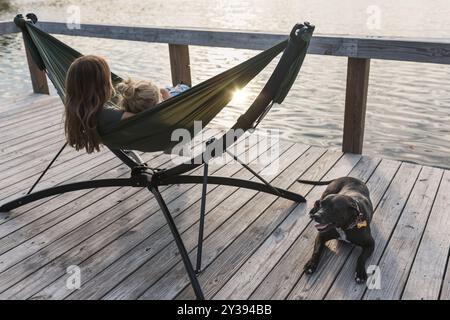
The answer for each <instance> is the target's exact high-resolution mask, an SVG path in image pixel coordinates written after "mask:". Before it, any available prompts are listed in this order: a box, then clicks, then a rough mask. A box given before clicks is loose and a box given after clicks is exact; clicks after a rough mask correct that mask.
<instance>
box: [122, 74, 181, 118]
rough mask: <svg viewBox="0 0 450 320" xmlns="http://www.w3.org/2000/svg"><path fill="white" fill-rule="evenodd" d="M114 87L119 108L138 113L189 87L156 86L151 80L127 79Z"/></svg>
mask: <svg viewBox="0 0 450 320" xmlns="http://www.w3.org/2000/svg"><path fill="white" fill-rule="evenodd" d="M116 89H117V92H118V93H119V94H120V95H121V98H120V101H119V105H120V106H121V108H122V109H123V110H124V111H126V112H131V113H138V112H141V111H143V110H146V109H148V108H151V107H153V106H155V105H157V104H158V103H160V102H162V101H164V100H167V99H169V98H170V97H173V96H175V95H177V94H179V93H181V92H183V91H185V90H187V89H189V87H188V86H186V85H184V84H179V85H177V86H175V87H166V88H158V86H156V85H155V84H154V83H153V82H152V81H148V80H140V81H134V80H131V79H128V80H125V81H122V82H120V83H119V84H118V85H117V87H116Z"/></svg>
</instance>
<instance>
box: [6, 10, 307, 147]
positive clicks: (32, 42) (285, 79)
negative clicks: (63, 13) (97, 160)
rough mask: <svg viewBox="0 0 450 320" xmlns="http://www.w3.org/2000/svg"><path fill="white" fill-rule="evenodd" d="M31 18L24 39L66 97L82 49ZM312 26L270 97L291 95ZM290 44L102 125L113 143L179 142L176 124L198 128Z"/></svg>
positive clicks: (22, 22) (24, 26) (21, 24)
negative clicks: (175, 135) (174, 136)
mask: <svg viewBox="0 0 450 320" xmlns="http://www.w3.org/2000/svg"><path fill="white" fill-rule="evenodd" d="M30 20H32V19H31V18H30ZM30 20H25V19H24V18H23V17H22V16H21V15H19V16H17V17H16V18H15V22H16V24H17V25H18V26H19V27H20V28H21V29H22V31H23V34H24V40H25V42H26V45H27V47H28V48H29V50H30V52H31V56H32V57H33V60H34V61H35V62H36V64H37V65H38V67H39V68H40V69H41V70H45V71H46V72H47V75H48V77H49V78H50V80H51V82H52V83H53V85H54V86H55V88H56V90H57V92H58V94H59V96H60V97H61V98H62V99H64V96H65V87H64V85H65V77H66V73H67V70H68V69H69V66H70V65H71V63H72V62H73V61H74V60H75V59H76V58H78V57H80V56H82V54H81V53H79V52H78V51H76V50H74V49H73V48H71V47H69V46H67V45H66V44H64V43H63V42H61V41H59V40H58V39H56V38H55V37H53V36H51V35H49V34H48V33H46V32H44V31H42V30H40V29H39V28H37V27H36V26H35V25H34V23H33V22H36V20H34V21H30ZM310 29H311V30H309V32H304V33H303V34H302V35H301V38H300V40H301V43H300V46H299V48H298V50H297V56H296V57H295V59H294V61H293V63H291V65H290V66H289V68H288V69H287V70H285V71H284V74H283V75H282V77H281V79H278V80H277V82H278V83H277V86H278V87H277V88H276V91H275V92H274V93H272V95H273V97H270V100H271V101H267V102H276V103H281V102H282V101H283V100H284V98H285V97H286V95H287V93H288V91H289V89H290V87H291V86H292V83H293V82H294V80H295V78H296V76H297V74H298V71H299V69H300V66H301V64H302V62H303V59H304V57H305V54H306V49H307V47H308V44H309V40H310V38H311V35H312V30H313V28H310ZM287 45H288V40H286V41H283V42H281V43H279V44H277V45H275V46H274V47H272V48H270V49H267V50H265V51H263V52H261V53H259V54H257V55H256V56H254V57H253V58H251V59H249V60H247V61H245V62H243V63H241V64H239V65H237V66H235V67H233V68H231V69H230V70H227V71H225V72H222V73H221V74H219V75H217V76H215V77H213V78H211V79H209V80H206V81H204V82H202V83H200V84H198V85H196V86H194V87H192V88H191V89H189V90H187V91H185V92H183V93H181V94H179V95H177V96H175V97H173V98H171V99H168V100H166V101H164V102H162V103H160V104H158V105H156V106H155V107H153V108H150V109H147V110H145V111H143V112H140V113H139V114H137V115H135V116H133V117H130V118H128V119H125V120H122V121H120V122H118V123H114V124H111V125H109V126H106V127H101V128H99V133H100V135H101V137H102V140H103V143H104V144H105V145H107V146H108V147H109V148H111V149H131V150H140V151H145V152H152V151H162V150H166V149H168V148H171V147H173V146H174V145H175V144H177V143H179V142H178V141H171V134H172V132H173V131H174V130H175V129H181V128H183V129H187V130H189V132H191V134H193V133H194V132H193V131H194V121H202V125H203V127H205V126H206V125H207V124H208V123H209V122H210V121H211V120H212V119H213V118H214V117H215V116H216V115H217V114H218V113H219V112H220V111H221V110H222V109H223V108H224V107H226V106H227V104H228V103H229V102H230V101H231V99H232V97H233V93H234V92H235V91H236V90H239V89H241V88H243V87H244V86H245V85H246V84H247V83H248V82H249V81H251V80H252V79H253V78H254V77H255V76H256V75H258V74H259V73H260V71H261V70H263V69H264V68H265V67H266V66H267V65H268V64H269V63H270V62H271V61H272V60H273V59H274V58H275V57H276V56H277V55H278V54H279V53H281V52H282V51H283V50H284V49H285V48H286V46H287ZM111 75H112V80H113V82H114V83H117V82H120V81H121V80H122V79H121V78H120V77H119V76H117V75H116V74H114V73H112V74H111ZM110 103H111V104H112V102H110ZM266 104H268V103H266ZM266 108H267V105H266V106H264V107H263V108H262V110H261V108H258V109H260V110H256V111H257V112H256V113H257V114H256V115H255V116H259V115H260V114H262V113H265V111H266V110H265V109H266ZM253 113H254V112H253ZM255 116H254V117H253V118H255ZM247 118H248V114H247ZM254 120H255V119H253V121H254ZM248 126H249V127H250V126H251V125H248ZM243 129H248V128H243Z"/></svg>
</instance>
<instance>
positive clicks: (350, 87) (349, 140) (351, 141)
mask: <svg viewBox="0 0 450 320" xmlns="http://www.w3.org/2000/svg"><path fill="white" fill-rule="evenodd" d="M369 70H370V59H362V58H348V65H347V88H346V97H345V114H344V137H343V140H342V151H343V152H350V153H357V154H361V153H362V148H363V142H364V124H365V119H366V103H367V89H368V87H369Z"/></svg>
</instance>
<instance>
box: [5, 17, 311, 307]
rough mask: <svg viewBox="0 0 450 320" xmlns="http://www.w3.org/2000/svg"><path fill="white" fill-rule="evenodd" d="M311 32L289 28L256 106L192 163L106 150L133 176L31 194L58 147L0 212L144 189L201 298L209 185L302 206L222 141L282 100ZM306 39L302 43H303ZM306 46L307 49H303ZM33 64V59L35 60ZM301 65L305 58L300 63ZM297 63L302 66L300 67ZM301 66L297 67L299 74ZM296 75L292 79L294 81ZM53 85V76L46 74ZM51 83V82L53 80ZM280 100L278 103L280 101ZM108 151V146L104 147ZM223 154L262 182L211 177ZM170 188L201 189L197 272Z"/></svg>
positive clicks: (22, 21)
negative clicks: (99, 191) (82, 194)
mask: <svg viewBox="0 0 450 320" xmlns="http://www.w3.org/2000/svg"><path fill="white" fill-rule="evenodd" d="M26 18H27V19H25V18H23V17H22V15H18V16H17V17H16V19H15V22H16V24H17V25H18V26H19V27H20V28H21V29H22V33H23V35H24V39H31V38H30V36H29V35H28V34H27V32H26V28H25V27H24V26H25V23H26V24H35V23H36V22H37V18H36V16H35V15H34V14H27V16H26ZM313 31H314V26H312V25H310V24H309V23H304V24H297V25H295V26H294V27H293V29H292V31H291V33H290V37H289V40H288V42H287V45H286V48H285V49H284V52H283V55H282V57H281V58H280V60H279V62H278V64H277V66H276V68H275V70H274V72H273V74H272V76H271V77H270V79H269V80H268V82H267V83H266V85H265V86H264V88H263V89H262V91H261V93H260V94H259V95H258V97H257V98H256V100H255V101H254V103H253V104H252V105H251V106H250V108H249V109H248V110H247V111H246V112H245V113H244V114H243V115H242V116H241V117H240V118H239V119H238V120H237V122H236V123H235V124H234V125H233V127H232V128H231V129H230V130H229V131H228V132H227V133H225V134H224V135H223V136H222V137H221V138H219V139H211V140H209V141H207V142H206V151H204V152H203V153H202V154H200V155H198V156H196V157H194V158H192V159H191V160H190V161H188V162H186V163H183V164H180V165H177V166H175V167H173V168H169V169H152V168H150V167H148V166H147V164H145V163H144V162H143V161H142V160H141V159H140V157H139V156H138V154H137V153H134V152H133V151H124V150H122V149H115V148H111V147H108V148H109V149H110V151H111V152H112V153H114V155H115V156H116V157H117V158H119V159H120V160H121V161H122V162H123V163H124V164H125V165H127V166H128V167H129V168H130V169H131V175H130V177H129V178H117V179H99V180H91V181H81V182H74V183H68V184H63V185H58V186H55V187H51V188H47V189H43V190H40V191H36V192H32V191H33V190H34V188H35V186H36V185H37V184H38V182H39V181H40V180H41V178H42V177H43V176H44V175H45V173H46V172H47V171H48V170H49V169H50V167H51V165H52V164H53V163H54V162H55V161H56V159H57V158H58V156H59V155H60V154H61V153H62V151H63V150H64V148H65V147H66V146H67V143H65V144H64V145H63V146H62V148H61V149H60V150H59V151H58V152H57V154H56V156H55V157H54V158H53V159H52V161H50V163H49V165H48V166H47V167H46V168H45V170H44V171H43V172H42V174H41V175H40V176H39V178H38V179H37V180H36V182H35V183H34V184H33V186H32V187H31V188H30V190H29V191H28V193H27V194H26V195H25V196H22V197H20V198H18V199H15V200H13V201H9V202H7V203H4V204H3V205H2V206H0V212H8V211H11V210H13V209H16V208H18V207H20V206H23V205H25V204H28V203H31V202H33V201H37V200H39V199H43V198H46V197H49V196H53V195H59V194H63V193H67V192H72V191H78V190H85V189H93V188H105V187H135V188H147V189H148V190H149V191H150V192H151V193H152V194H153V195H154V197H155V199H156V201H157V202H158V205H159V207H160V209H161V211H162V213H163V215H164V217H165V219H166V221H167V224H168V225H169V229H170V231H171V233H172V235H173V238H174V240H175V243H176V245H177V247H178V250H179V252H180V255H181V258H182V261H183V263H184V266H185V268H186V271H187V274H188V276H189V280H190V282H191V285H192V288H193V290H194V293H195V295H196V297H197V299H204V295H203V292H202V288H201V286H200V284H199V281H198V279H197V274H198V273H200V272H201V257H202V245H203V228H204V220H205V206H206V193H207V185H208V184H217V185H226V186H233V187H239V188H245V189H251V190H255V191H260V192H265V193H268V194H272V195H276V196H279V197H282V198H285V199H289V200H292V201H295V202H299V203H300V202H306V200H305V198H304V197H303V196H301V195H299V194H296V193H293V192H291V191H288V190H284V189H281V188H277V187H274V186H272V185H271V184H270V183H269V182H267V181H266V180H264V178H262V177H261V176H260V175H258V174H257V173H256V172H255V171H254V170H252V169H251V168H250V167H249V166H248V165H246V164H245V163H244V162H243V161H241V160H239V159H238V158H237V156H235V155H233V154H231V153H229V152H228V151H227V148H228V147H229V146H231V145H232V144H233V143H234V142H236V140H237V139H238V138H239V136H235V135H233V137H234V139H233V141H231V142H230V141H229V140H230V139H226V137H227V136H228V134H229V133H230V132H232V130H235V129H243V132H245V131H247V130H249V129H253V128H255V127H256V126H257V125H258V123H259V122H260V121H261V120H262V118H263V117H264V115H265V114H266V113H267V112H268V111H269V109H270V107H271V106H272V104H273V103H274V102H276V100H277V97H276V96H277V95H280V92H279V87H280V83H282V82H283V79H284V75H285V74H286V73H288V72H291V70H292V69H291V67H292V65H293V64H295V63H296V62H297V63H298V56H299V54H300V53H301V52H303V54H306V48H307V46H308V44H309V39H310V38H311V35H312V33H313ZM305 39H306V40H305ZM305 43H306V44H305ZM34 59H36V58H35V57H34ZM301 62H303V59H302V60H301ZM301 62H300V64H301ZM299 68H300V66H298V68H297V72H298V69H299ZM46 71H47V74H49V71H48V68H47V70H46ZM296 75H297V73H295V75H294V79H295V76H296ZM49 77H50V79H51V80H52V77H51V75H50V74H49ZM52 82H53V81H52ZM291 85H292V83H291V84H290V85H289V86H288V88H287V89H285V90H284V91H285V92H283V93H281V95H282V98H281V100H283V99H284V97H285V95H286V94H287V92H288V91H289V89H290V86H291ZM278 100H280V99H278ZM106 146H107V145H106ZM214 150H219V151H220V150H222V151H221V152H214ZM223 152H228V153H229V154H231V156H232V157H233V158H234V159H235V160H236V161H238V163H240V164H241V165H242V166H243V167H244V168H245V169H247V170H249V171H250V172H251V173H252V174H253V175H254V176H255V177H257V178H258V179H259V180H260V181H261V182H255V181H249V180H242V179H236V178H230V177H219V176H209V175H208V163H207V161H204V159H205V155H212V156H213V157H217V156H221V155H222V154H223ZM202 165H203V166H204V170H203V175H186V174H185V173H187V172H189V171H191V170H193V169H195V168H197V167H199V166H202ZM173 184H202V197H201V209H200V220H199V234H198V247H197V260H196V268H195V269H194V267H193V265H192V263H191V260H190V258H189V254H188V252H187V250H186V247H185V245H184V243H183V241H182V239H181V237H180V234H179V232H178V229H177V227H176V225H175V222H174V220H173V218H172V215H171V214H170V212H169V209H168V208H167V205H166V203H165V201H164V199H163V197H162V195H161V193H160V192H159V190H158V187H160V186H165V185H173Z"/></svg>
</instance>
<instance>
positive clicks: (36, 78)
mask: <svg viewBox="0 0 450 320" xmlns="http://www.w3.org/2000/svg"><path fill="white" fill-rule="evenodd" d="M24 43H25V42H24ZM25 53H26V55H27V61H28V69H29V70H30V77H31V85H32V86H33V92H34V93H43V94H50V92H49V90H48V84H47V76H46V75H45V72H44V71H42V70H41V69H39V67H38V66H37V65H36V63H34V61H33V58H32V56H31V54H30V51H29V49H28V46H27V44H26V43H25Z"/></svg>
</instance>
